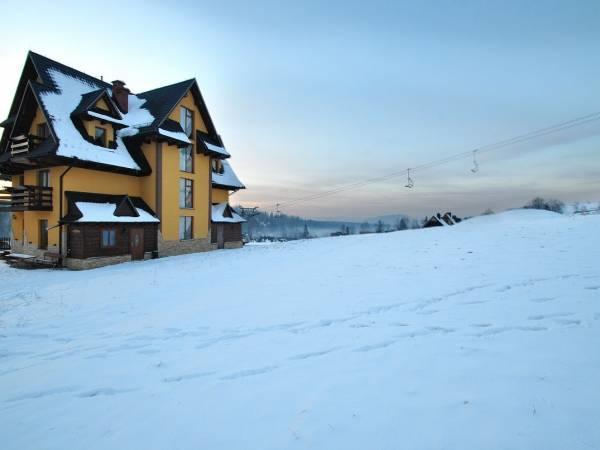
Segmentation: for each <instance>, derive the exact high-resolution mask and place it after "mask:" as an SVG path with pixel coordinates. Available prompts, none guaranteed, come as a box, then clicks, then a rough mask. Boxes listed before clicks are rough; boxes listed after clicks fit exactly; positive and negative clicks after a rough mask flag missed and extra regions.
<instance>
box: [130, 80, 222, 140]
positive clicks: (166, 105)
mask: <svg viewBox="0 0 600 450" xmlns="http://www.w3.org/2000/svg"><path fill="white" fill-rule="evenodd" d="M188 91H190V92H191V93H192V95H193V96H194V101H195V102H196V105H198V109H199V110H200V115H201V117H202V120H203V121H204V123H205V125H206V128H207V130H208V134H209V135H210V136H212V137H213V139H217V140H218V139H219V138H218V134H217V130H216V128H215V125H214V123H213V121H212V118H211V117H210V113H209V112H208V108H207V107H206V103H205V102H204V97H202V93H201V92H200V88H199V87H198V83H197V82H196V79H195V78H192V79H190V80H185V81H181V82H180V83H175V84H171V85H169V86H164V87H161V88H158V89H153V90H151V91H146V92H142V93H140V94H137V96H138V97H139V98H142V99H144V100H146V103H145V104H144V107H145V108H147V109H148V110H149V111H150V113H151V114H152V115H153V116H154V118H155V119H154V122H152V123H151V124H150V125H149V126H148V129H150V130H153V132H157V131H158V128H163V125H164V123H165V122H166V121H167V120H170V119H169V114H171V111H173V108H175V107H176V106H177V104H178V103H179V102H180V101H181V99H182V98H183V97H184V96H185V95H186V94H187V92H188Z"/></svg>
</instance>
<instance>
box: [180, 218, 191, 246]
mask: <svg viewBox="0 0 600 450" xmlns="http://www.w3.org/2000/svg"><path fill="white" fill-rule="evenodd" d="M193 224H194V218H193V217H189V216H182V217H180V218H179V239H180V240H182V241H183V240H185V239H193V229H194V226H193Z"/></svg>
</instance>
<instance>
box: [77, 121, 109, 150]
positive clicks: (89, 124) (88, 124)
mask: <svg viewBox="0 0 600 450" xmlns="http://www.w3.org/2000/svg"><path fill="white" fill-rule="evenodd" d="M83 125H84V127H85V129H86V131H87V133H88V135H89V136H90V137H91V138H92V139H93V138H94V135H95V133H96V127H100V128H104V129H105V130H106V145H108V143H109V142H111V141H114V140H115V139H114V137H115V135H114V129H113V126H112V125H111V124H110V123H104V124H103V123H102V122H100V121H99V120H96V119H94V120H84V121H83Z"/></svg>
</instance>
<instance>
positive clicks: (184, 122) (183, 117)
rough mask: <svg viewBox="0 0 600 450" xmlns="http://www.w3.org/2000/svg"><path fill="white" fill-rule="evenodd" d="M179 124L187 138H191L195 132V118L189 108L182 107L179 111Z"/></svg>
mask: <svg viewBox="0 0 600 450" xmlns="http://www.w3.org/2000/svg"><path fill="white" fill-rule="evenodd" d="M179 124H180V125H181V128H183V131H184V132H185V134H186V136H188V137H191V136H192V133H193V131H194V116H193V113H192V111H190V110H189V109H187V108H184V107H183V106H182V107H181V109H180V111H179Z"/></svg>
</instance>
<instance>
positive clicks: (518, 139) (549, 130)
mask: <svg viewBox="0 0 600 450" xmlns="http://www.w3.org/2000/svg"><path fill="white" fill-rule="evenodd" d="M597 120H600V111H599V112H596V113H592V114H588V115H586V116H582V117H578V118H575V119H571V120H569V121H566V122H562V123H559V124H555V125H552V126H549V127H545V128H541V129H538V130H535V131H531V132H529V133H525V134H521V135H518V136H515V137H512V138H508V139H503V140H501V141H497V142H494V143H491V144H487V145H484V146H482V147H478V148H477V149H475V150H469V151H466V152H461V153H456V154H454V155H450V156H447V157H445V158H441V159H438V160H434V161H430V162H428V163H424V164H421V165H419V166H415V167H411V168H410V170H411V171H412V172H413V173H414V172H416V171H419V170H426V169H430V168H433V167H437V166H440V165H443V164H447V163H450V162H453V161H457V160H460V159H463V158H465V157H473V155H474V152H477V153H479V154H481V153H487V152H491V151H494V150H499V149H502V148H505V147H508V146H512V145H516V144H520V143H523V142H527V141H529V140H532V139H535V138H539V137H543V136H547V135H549V134H553V133H557V132H559V131H563V130H567V129H570V128H573V127H576V126H581V125H584V124H588V123H591V122H594V121H597ZM477 167H478V165H477ZM407 170H409V169H402V170H399V171H395V172H391V173H388V174H386V175H383V176H379V177H373V178H368V179H365V180H361V181H356V182H353V183H349V184H346V185H342V186H340V187H338V188H333V189H331V190H328V191H324V192H320V193H316V194H312V195H309V196H306V197H301V198H297V199H292V200H289V201H287V202H281V203H278V204H277V205H278V206H279V207H281V206H282V205H285V206H290V205H293V204H296V203H300V202H307V201H312V200H317V199H320V198H323V197H328V196H330V195H335V194H338V193H341V192H344V191H348V190H353V189H357V188H359V187H363V186H365V185H369V184H373V183H378V182H382V181H387V180H390V179H393V178H396V177H398V176H400V175H404V174H407ZM411 181H412V180H411ZM407 184H408V183H407ZM413 185H414V182H413Z"/></svg>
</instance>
